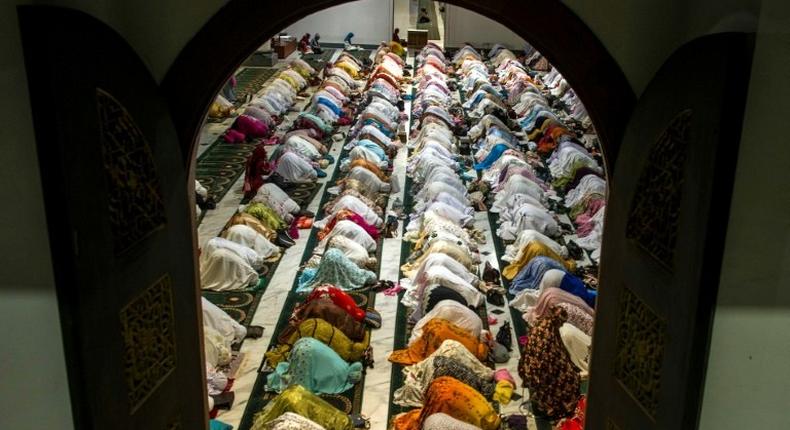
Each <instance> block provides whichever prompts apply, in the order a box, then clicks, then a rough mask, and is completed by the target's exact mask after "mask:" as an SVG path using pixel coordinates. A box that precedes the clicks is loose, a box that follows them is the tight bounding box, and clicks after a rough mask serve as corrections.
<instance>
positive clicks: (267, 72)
mask: <svg viewBox="0 0 790 430" xmlns="http://www.w3.org/2000/svg"><path fill="white" fill-rule="evenodd" d="M277 72H278V69H276V68H274V67H245V68H244V70H242V71H241V72H239V73H238V74H236V88H235V90H234V92H235V93H236V100H237V104H240V103H241V102H242V101H244V100H245V99H246V97H247V95H255V94H256V93H257V92H258V91H260V90H261V89H262V88H263V86H264V85H265V84H266V81H268V80H269V78H271V77H272V76H274V75H275V74H276V73H277Z"/></svg>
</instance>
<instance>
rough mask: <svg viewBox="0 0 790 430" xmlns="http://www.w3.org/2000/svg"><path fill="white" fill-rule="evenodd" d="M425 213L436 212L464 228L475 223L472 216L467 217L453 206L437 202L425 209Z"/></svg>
mask: <svg viewBox="0 0 790 430" xmlns="http://www.w3.org/2000/svg"><path fill="white" fill-rule="evenodd" d="M425 212H434V213H436V214H439V215H441V216H443V217H445V218H447V219H449V220H451V221H453V222H454V223H458V224H460V225H461V226H464V227H466V226H468V225H469V224H471V223H472V222H473V221H474V218H473V217H472V216H470V215H467V214H465V213H464V212H462V211H460V210H458V209H456V208H454V207H453V206H451V205H449V204H447V203H445V202H440V201H435V202H433V203H431V204H430V205H428V208H426V209H425Z"/></svg>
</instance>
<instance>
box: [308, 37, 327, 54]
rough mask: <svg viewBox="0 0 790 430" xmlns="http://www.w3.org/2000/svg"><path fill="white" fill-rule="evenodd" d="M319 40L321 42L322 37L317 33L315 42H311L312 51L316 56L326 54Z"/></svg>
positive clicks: (314, 38)
mask: <svg viewBox="0 0 790 430" xmlns="http://www.w3.org/2000/svg"><path fill="white" fill-rule="evenodd" d="M319 40H321V35H320V34H318V33H316V34H315V35H314V36H313V40H311V41H310V49H312V50H313V52H314V53H316V54H320V53H322V52H324V50H323V48H321V44H319V43H318V41H319Z"/></svg>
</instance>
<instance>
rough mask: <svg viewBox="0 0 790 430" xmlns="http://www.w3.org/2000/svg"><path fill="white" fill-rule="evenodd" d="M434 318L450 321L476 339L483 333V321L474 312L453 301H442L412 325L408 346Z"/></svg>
mask: <svg viewBox="0 0 790 430" xmlns="http://www.w3.org/2000/svg"><path fill="white" fill-rule="evenodd" d="M434 318H441V319H444V320H447V321H450V322H452V323H453V324H455V325H456V326H457V327H460V328H462V329H464V330H466V331H467V332H469V334H471V335H472V336H475V337H477V338H479V337H480V333H481V332H482V331H483V320H481V319H480V315H478V314H477V313H476V312H475V311H473V310H471V309H469V308H468V307H466V306H464V305H463V304H461V303H458V302H456V301H455V300H442V301H440V302H439V303H437V304H436V306H434V307H433V309H432V310H431V311H430V312H428V313H427V314H425V316H423V317H422V318H420V320H419V321H417V323H416V324H415V325H414V328H412V330H411V337H409V343H408V344H409V345H411V344H412V343H413V342H414V341H415V340H417V339H419V338H420V336H422V328H423V326H424V325H425V324H427V323H428V321H430V320H432V319H434Z"/></svg>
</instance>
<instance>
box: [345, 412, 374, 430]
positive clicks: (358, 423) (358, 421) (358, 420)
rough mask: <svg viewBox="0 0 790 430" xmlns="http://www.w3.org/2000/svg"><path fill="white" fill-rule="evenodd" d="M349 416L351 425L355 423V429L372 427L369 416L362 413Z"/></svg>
mask: <svg viewBox="0 0 790 430" xmlns="http://www.w3.org/2000/svg"><path fill="white" fill-rule="evenodd" d="M348 417H349V418H351V425H353V426H354V428H355V429H369V428H370V419H369V418H368V417H366V416H364V415H362V414H351V415H349V416H348Z"/></svg>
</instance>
